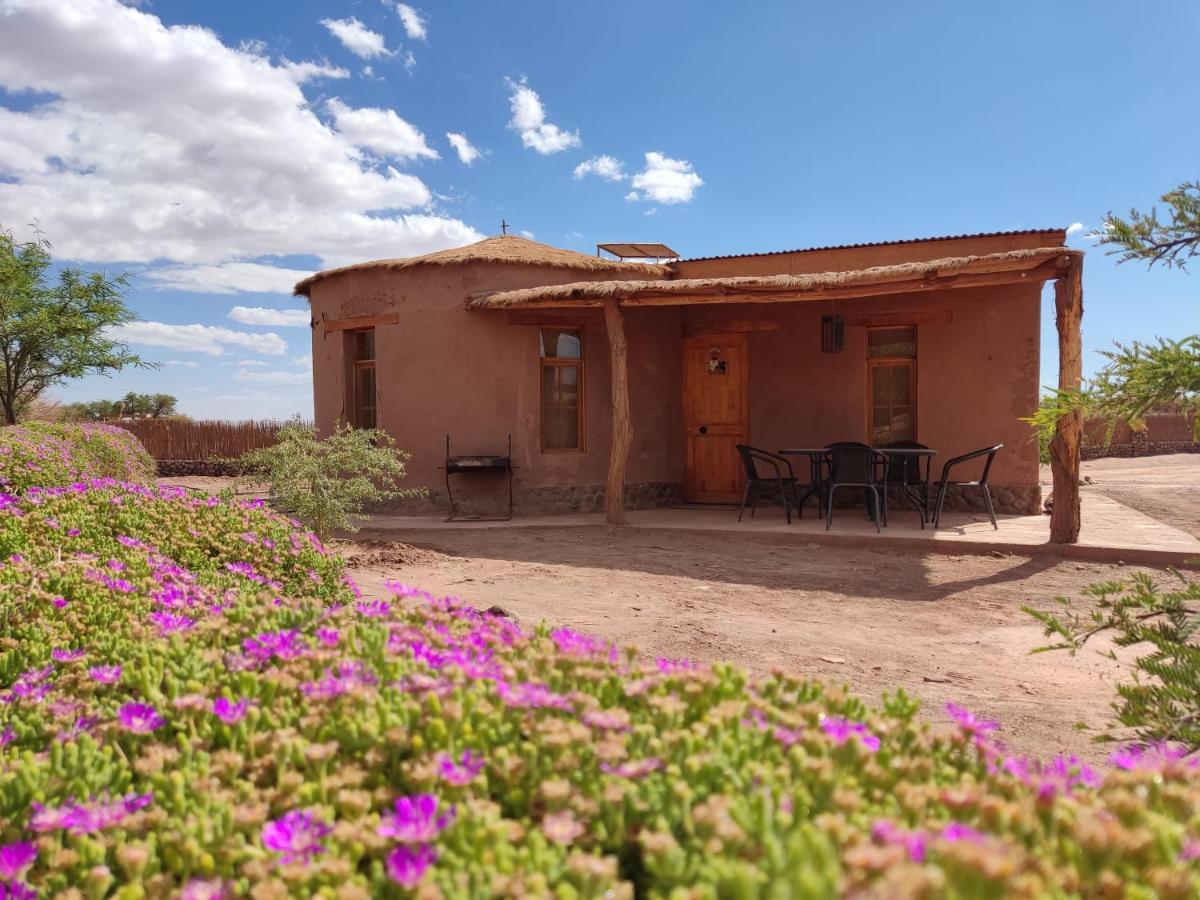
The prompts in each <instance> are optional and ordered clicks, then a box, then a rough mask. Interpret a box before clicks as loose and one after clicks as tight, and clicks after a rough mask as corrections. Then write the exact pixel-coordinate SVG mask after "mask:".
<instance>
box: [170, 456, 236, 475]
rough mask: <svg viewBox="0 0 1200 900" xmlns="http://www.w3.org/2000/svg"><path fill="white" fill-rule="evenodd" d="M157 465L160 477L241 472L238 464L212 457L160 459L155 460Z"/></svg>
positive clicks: (234, 473)
mask: <svg viewBox="0 0 1200 900" xmlns="http://www.w3.org/2000/svg"><path fill="white" fill-rule="evenodd" d="M155 465H157V466H158V477H159V478H182V477H184V476H185V475H205V476H209V477H214V478H215V477H221V476H224V477H234V476H236V475H239V474H241V473H240V471H239V470H238V467H237V466H236V465H234V464H232V463H227V462H218V461H216V460H211V459H159V460H155Z"/></svg>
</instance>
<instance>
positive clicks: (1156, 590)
mask: <svg viewBox="0 0 1200 900" xmlns="http://www.w3.org/2000/svg"><path fill="white" fill-rule="evenodd" d="M1172 578H1173V579H1174V580H1173V581H1172V582H1171V583H1168V584H1160V583H1159V581H1156V580H1155V579H1153V578H1151V577H1150V576H1149V575H1146V574H1144V573H1139V574H1137V575H1134V576H1133V577H1132V578H1130V579H1128V580H1125V581H1106V582H1103V583H1100V584H1094V585H1091V586H1090V587H1088V588H1086V589H1084V591H1083V595H1084V596H1085V597H1087V598H1089V599H1090V600H1091V601H1092V604H1091V608H1090V609H1089V610H1088V611H1086V612H1080V611H1079V610H1077V609H1076V608H1075V605H1074V603H1073V602H1072V601H1071V600H1070V599H1068V598H1065V597H1059V598H1058V602H1059V603H1060V604H1061V605H1062V611H1061V612H1059V613H1054V612H1042V611H1039V610H1036V609H1033V608H1032V607H1029V606H1024V607H1022V609H1023V610H1024V611H1025V612H1027V613H1028V614H1029V615H1031V616H1033V617H1034V618H1035V619H1037V620H1038V621H1039V622H1041V623H1042V625H1043V627H1044V629H1045V635H1046V637H1048V638H1052V639H1053V640H1054V642H1053V643H1051V644H1048V645H1046V646H1044V647H1039V648H1037V650H1035V651H1034V652H1044V651H1047V650H1067V651H1069V652H1071V653H1072V654H1074V653H1076V652H1077V651H1078V650H1079V649H1080V648H1082V647H1083V646H1084V645H1086V644H1087V643H1088V642H1089V641H1090V640H1091V639H1092V638H1094V637H1096V636H1097V635H1099V634H1104V633H1110V634H1111V635H1112V638H1113V643H1114V644H1115V645H1116V646H1118V647H1135V646H1138V647H1145V649H1146V650H1147V651H1148V652H1147V653H1145V654H1144V655H1142V656H1139V657H1138V658H1137V659H1136V660H1135V661H1134V663H1133V668H1134V676H1133V681H1132V682H1130V683H1128V684H1120V685H1118V686H1117V692H1118V694H1119V695H1120V700H1119V701H1118V702H1117V703H1116V704H1115V706H1114V708H1115V712H1116V722H1117V724H1119V725H1120V726H1123V727H1124V731H1121V732H1120V733H1113V732H1112V731H1110V732H1109V733H1108V734H1106V735H1102V738H1103V739H1122V740H1123V739H1127V738H1128V737H1129V732H1130V731H1132V733H1133V737H1135V738H1136V739H1138V740H1141V741H1149V742H1157V741H1171V742H1177V743H1181V744H1184V745H1185V746H1187V747H1188V748H1189V749H1190V750H1192V751H1196V750H1200V643H1198V642H1197V635H1198V633H1200V581H1197V580H1194V579H1193V578H1190V577H1189V576H1187V575H1184V574H1182V573H1180V572H1174V573H1172ZM1108 653H1109V655H1110V656H1111V655H1113V651H1111V650H1110V651H1108ZM1114 731H1120V729H1114Z"/></svg>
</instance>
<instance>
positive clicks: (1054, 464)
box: [1050, 258, 1083, 544]
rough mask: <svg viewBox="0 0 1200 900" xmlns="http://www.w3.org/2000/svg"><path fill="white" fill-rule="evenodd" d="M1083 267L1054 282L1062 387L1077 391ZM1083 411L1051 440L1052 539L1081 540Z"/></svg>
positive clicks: (1062, 422) (1076, 264)
mask: <svg viewBox="0 0 1200 900" xmlns="http://www.w3.org/2000/svg"><path fill="white" fill-rule="evenodd" d="M1082 319H1083V266H1082V261H1081V260H1080V259H1078V258H1075V259H1072V260H1071V264H1070V267H1069V268H1068V269H1067V270H1066V271H1065V272H1063V274H1062V275H1061V276H1060V277H1059V279H1058V280H1057V281H1055V282H1054V321H1055V325H1056V326H1057V328H1058V389H1059V390H1060V391H1077V390H1079V388H1080V386H1081V384H1082V382H1083V347H1082V344H1083V340H1082V333H1081V330H1080V325H1081V321H1082ZM1082 438H1083V413H1082V412H1080V411H1079V410H1076V411H1075V412H1073V413H1070V414H1069V415H1066V416H1063V417H1062V418H1060V419H1059V420H1058V423H1057V424H1056V426H1055V429H1054V438H1053V439H1052V440H1051V441H1050V470H1051V472H1052V474H1053V476H1054V492H1053V497H1054V509H1053V510H1052V511H1051V514H1050V541H1051V543H1055V544H1074V543H1075V542H1076V541H1078V540H1079V524H1080V516H1079V444H1080V442H1081V440H1082Z"/></svg>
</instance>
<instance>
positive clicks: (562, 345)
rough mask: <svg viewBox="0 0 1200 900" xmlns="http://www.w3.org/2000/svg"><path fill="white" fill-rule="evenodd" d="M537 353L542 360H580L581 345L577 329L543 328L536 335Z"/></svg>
mask: <svg viewBox="0 0 1200 900" xmlns="http://www.w3.org/2000/svg"><path fill="white" fill-rule="evenodd" d="M538 337H539V340H540V344H539V347H538V353H539V354H540V355H541V357H542V358H543V359H581V358H582V344H581V341H580V333H579V330H578V329H564V328H543V329H541V330H540V332H539V334H538Z"/></svg>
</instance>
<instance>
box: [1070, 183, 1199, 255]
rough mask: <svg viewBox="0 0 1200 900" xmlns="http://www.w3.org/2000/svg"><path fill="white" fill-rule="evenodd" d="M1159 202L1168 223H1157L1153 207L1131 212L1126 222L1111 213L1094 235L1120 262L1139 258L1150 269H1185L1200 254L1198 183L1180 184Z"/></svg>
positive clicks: (1157, 219) (1156, 212)
mask: <svg viewBox="0 0 1200 900" xmlns="http://www.w3.org/2000/svg"><path fill="white" fill-rule="evenodd" d="M1162 202H1163V203H1165V204H1167V208H1168V210H1169V212H1170V217H1171V218H1170V221H1168V222H1163V221H1160V220H1159V218H1158V209H1157V208H1156V207H1151V208H1150V211H1149V212H1148V213H1143V212H1139V211H1138V210H1136V209H1131V210H1130V211H1129V218H1128V219H1122V218H1121V217H1120V216H1115V215H1113V214H1112V213H1111V212H1110V213H1109V214H1108V215H1107V216H1106V217H1105V219H1104V226H1103V228H1102V229H1101V230H1100V231H1096V232H1093V234H1094V235H1095V236H1096V237H1098V238H1099V239H1100V243H1101V244H1108V245H1110V246H1112V247H1113V248H1114V249H1113V250H1111V251H1110V252H1112V253H1116V254H1118V255H1119V256H1120V257H1121V259H1120V261H1121V262H1128V261H1129V260H1132V259H1142V260H1145V261H1146V262H1147V263H1149V264H1150V265H1151V266H1153V265H1154V264H1155V263H1162V264H1163V265H1165V266H1167V267H1168V268H1170V267H1171V266H1176V267H1178V268H1180V269H1182V268H1185V266H1186V263H1187V261H1188V260H1189V259H1191V258H1192V257H1193V256H1195V255H1196V254H1197V253H1198V252H1200V182H1196V181H1189V182H1185V183H1183V184H1181V185H1180V186H1179V187H1177V188H1175V190H1173V191H1168V192H1167V193H1165V194H1163V196H1162Z"/></svg>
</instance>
